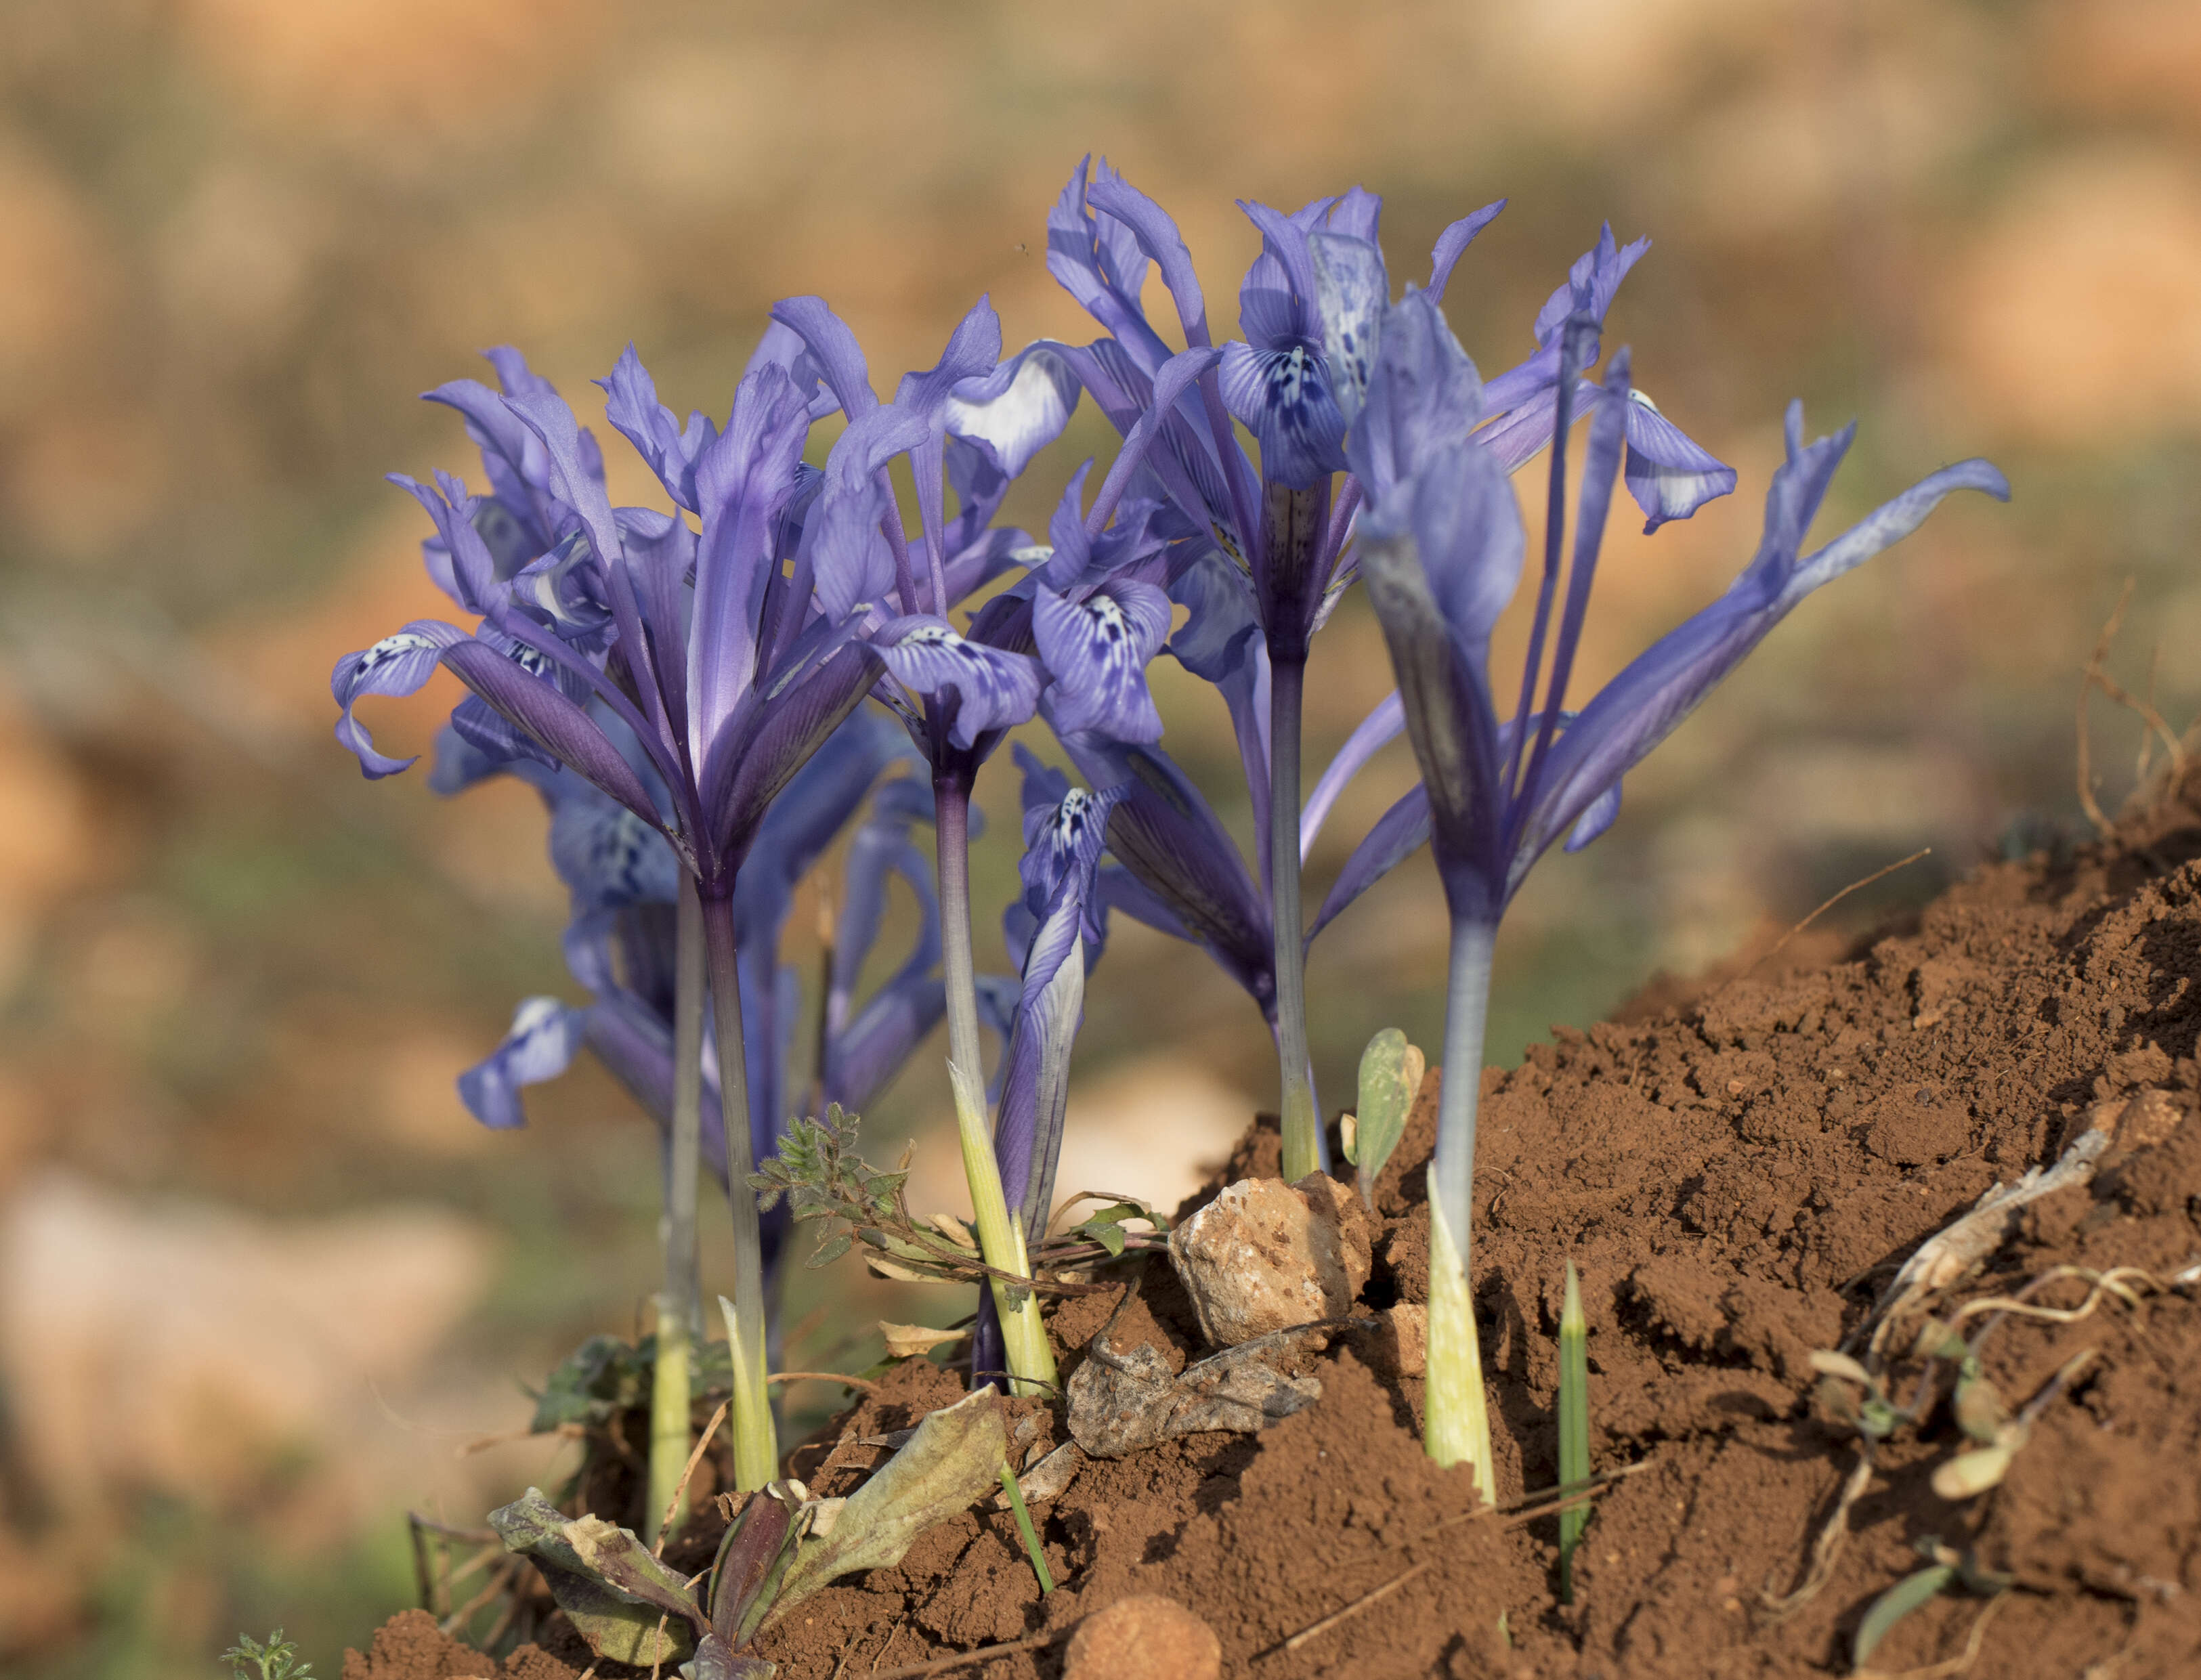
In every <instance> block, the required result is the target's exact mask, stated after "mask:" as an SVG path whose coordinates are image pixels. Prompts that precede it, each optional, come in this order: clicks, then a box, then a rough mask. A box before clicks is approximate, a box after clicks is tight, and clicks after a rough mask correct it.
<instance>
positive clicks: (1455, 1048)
mask: <svg viewBox="0 0 2201 1680" xmlns="http://www.w3.org/2000/svg"><path fill="white" fill-rule="evenodd" d="M1496 932H1497V930H1496V929H1495V928H1494V927H1492V926H1489V925H1485V924H1483V923H1482V922H1478V921H1476V920H1474V919H1471V918H1462V919H1460V920H1459V921H1458V922H1456V923H1455V924H1454V925H1453V948H1452V981H1451V987H1450V990H1449V991H1448V993H1447V997H1446V1000H1445V1058H1444V1084H1443V1086H1442V1088H1441V1092H1440V1095H1439V1097H1438V1106H1439V1113H1438V1117H1437V1148H1436V1154H1435V1158H1434V1159H1432V1160H1431V1161H1430V1162H1429V1398H1428V1424H1427V1428H1426V1430H1425V1432H1424V1440H1423V1445H1424V1447H1425V1448H1426V1449H1427V1450H1428V1453H1429V1456H1430V1457H1431V1458H1432V1459H1434V1460H1436V1462H1437V1463H1439V1464H1441V1465H1447V1466H1449V1465H1455V1464H1465V1465H1468V1466H1471V1467H1472V1469H1473V1471H1474V1474H1475V1481H1476V1487H1477V1489H1479V1490H1480V1491H1481V1493H1482V1497H1483V1498H1484V1499H1486V1500H1488V1501H1492V1502H1493V1503H1495V1502H1496V1498H1497V1485H1496V1483H1494V1481H1493V1480H1492V1475H1491V1465H1490V1410H1489V1401H1488V1398H1487V1397H1486V1395H1484V1392H1483V1385H1482V1343H1481V1342H1480V1340H1479V1339H1478V1337H1477V1336H1476V1328H1475V1299H1474V1295H1473V1293H1472V1292H1471V1291H1470V1289H1469V1287H1468V1272H1467V1260H1468V1248H1467V1239H1468V1237H1469V1219H1470V1211H1471V1209H1472V1208H1473V1206H1474V1197H1473V1190H1474V1175H1475V1111H1476V1102H1477V1101H1478V1099H1479V1098H1480V1096H1481V1094H1482V1039H1483V1031H1484V1029H1485V1027H1486V1025H1487V1024H1488V1019H1489V1014H1490V958H1491V949H1492V946H1493V944H1494V938H1495V935H1496Z"/></svg>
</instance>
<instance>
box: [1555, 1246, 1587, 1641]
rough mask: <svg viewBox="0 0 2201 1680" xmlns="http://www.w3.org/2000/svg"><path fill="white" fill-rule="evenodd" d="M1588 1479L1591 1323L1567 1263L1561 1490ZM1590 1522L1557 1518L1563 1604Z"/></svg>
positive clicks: (1571, 1592) (1580, 1516)
mask: <svg viewBox="0 0 2201 1680" xmlns="http://www.w3.org/2000/svg"><path fill="white" fill-rule="evenodd" d="M1588 1478H1589V1320H1588V1318H1587V1317H1586V1316H1585V1315H1584V1314H1583V1312H1582V1280H1581V1279H1580V1278H1577V1277H1576V1275H1575V1263H1574V1262H1573V1261H1572V1260H1569V1261H1568V1262H1567V1295H1566V1304H1565V1306H1564V1307H1562V1308H1561V1310H1560V1313H1559V1487H1560V1489H1561V1490H1562V1491H1563V1492H1564V1491H1565V1490H1568V1489H1579V1488H1580V1487H1582V1485H1583V1484H1584V1483H1586V1482H1587V1481H1588ZM1588 1522H1589V1507H1588V1506H1583V1505H1577V1506H1575V1507H1573V1508H1571V1509H1570V1510H1566V1511H1562V1512H1560V1513H1559V1602H1560V1603H1562V1604H1572V1603H1573V1602H1574V1598H1575V1584H1574V1561H1575V1548H1576V1546H1578V1545H1579V1544H1581V1542H1582V1530H1583V1528H1584V1527H1585V1526H1586V1525H1587V1524H1588Z"/></svg>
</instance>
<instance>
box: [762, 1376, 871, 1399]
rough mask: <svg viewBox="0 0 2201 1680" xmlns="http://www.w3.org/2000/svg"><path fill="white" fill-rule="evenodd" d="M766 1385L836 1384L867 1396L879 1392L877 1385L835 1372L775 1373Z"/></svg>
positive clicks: (768, 1378)
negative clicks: (856, 1390) (858, 1390)
mask: <svg viewBox="0 0 2201 1680" xmlns="http://www.w3.org/2000/svg"><path fill="white" fill-rule="evenodd" d="M764 1380H765V1381H766V1382H767V1383H839V1384H840V1385H841V1386H842V1388H844V1389H860V1390H861V1391H862V1392H863V1393H865V1394H867V1395H875V1394H877V1392H878V1391H879V1385H878V1384H877V1383H872V1382H868V1381H866V1379H865V1378H863V1377H844V1376H842V1374H841V1373H840V1372H837V1371H775V1372H772V1375H770V1376H769V1377H766V1378H765V1379H764Z"/></svg>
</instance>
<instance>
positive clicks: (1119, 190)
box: [1086, 160, 1212, 350]
mask: <svg viewBox="0 0 2201 1680" xmlns="http://www.w3.org/2000/svg"><path fill="white" fill-rule="evenodd" d="M1086 199H1087V201H1088V202H1089V203H1090V204H1091V205H1092V206H1093V208H1094V209H1096V210H1100V211H1101V212H1103V213H1104V214H1107V215H1111V216H1113V217H1114V218H1115V219H1116V220H1118V221H1119V222H1121V223H1122V224H1123V225H1124V226H1125V227H1127V228H1129V229H1130V231H1131V236H1132V238H1135V239H1136V240H1137V241H1138V244H1139V249H1140V250H1142V251H1143V252H1144V253H1145V254H1146V256H1147V258H1148V259H1149V260H1150V261H1152V262H1153V264H1154V266H1155V267H1158V268H1159V269H1160V270H1161V271H1162V284H1163V285H1165V286H1167V287H1168V288H1169V292H1170V297H1171V301H1172V302H1174V303H1176V305H1177V321H1178V324H1179V325H1180V326H1183V329H1184V341H1185V344H1187V346H1189V348H1192V349H1194V350H1200V349H1204V348H1206V346H1207V345H1208V344H1210V343H1211V342H1212V340H1211V339H1210V338H1209V336H1208V331H1207V301H1206V298H1205V297H1203V296H1202V295H1201V293H1200V277H1199V275H1197V274H1196V273H1194V272H1193V267H1192V252H1191V251H1190V250H1189V249H1188V248H1187V247H1186V245H1185V243H1184V235H1183V234H1182V233H1180V232H1177V223H1176V222H1175V221H1174V220H1171V217H1170V214H1169V212H1168V211H1166V210H1165V209H1162V207H1161V206H1160V205H1159V204H1157V203H1154V201H1153V199H1151V198H1149V197H1147V195H1146V194H1145V193H1143V192H1142V191H1139V190H1138V188H1136V187H1135V186H1133V185H1131V184H1130V182H1129V181H1127V180H1125V179H1124V178H1123V177H1122V176H1121V175H1118V174H1117V173H1115V171H1113V170H1112V169H1111V168H1109V167H1108V165H1107V163H1106V161H1105V160H1104V161H1103V162H1102V163H1101V165H1100V171H1099V173H1098V174H1097V175H1096V177H1095V180H1094V182H1093V185H1092V186H1091V187H1090V188H1089V189H1088V191H1087V192H1086Z"/></svg>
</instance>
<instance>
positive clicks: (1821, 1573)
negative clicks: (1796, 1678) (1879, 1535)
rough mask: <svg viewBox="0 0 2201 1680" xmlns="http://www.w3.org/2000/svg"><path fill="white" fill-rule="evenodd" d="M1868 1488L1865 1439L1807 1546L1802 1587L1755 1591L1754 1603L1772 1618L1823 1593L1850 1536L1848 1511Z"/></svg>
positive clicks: (1868, 1444)
mask: <svg viewBox="0 0 2201 1680" xmlns="http://www.w3.org/2000/svg"><path fill="white" fill-rule="evenodd" d="M1871 1485H1872V1442H1871V1440H1870V1438H1869V1437H1868V1436H1859V1437H1858V1461H1857V1467H1856V1468H1855V1469H1854V1470H1852V1471H1850V1475H1849V1480H1848V1481H1846V1482H1845V1483H1842V1491H1841V1494H1840V1497H1838V1498H1837V1499H1836V1500H1835V1501H1834V1510H1833V1511H1832V1512H1831V1513H1829V1514H1828V1518H1827V1522H1826V1526H1825V1527H1824V1528H1822V1529H1821V1530H1819V1537H1818V1538H1817V1540H1816V1541H1814V1542H1812V1543H1811V1568H1810V1569H1808V1570H1806V1571H1805V1573H1804V1579H1803V1582H1802V1584H1800V1585H1799V1586H1798V1587H1797V1589H1796V1590H1795V1591H1793V1593H1789V1594H1787V1595H1784V1596H1782V1597H1780V1598H1775V1596H1774V1595H1773V1593H1772V1591H1771V1589H1770V1577H1768V1585H1767V1586H1765V1587H1761V1588H1760V1589H1758V1604H1759V1606H1760V1607H1762V1608H1763V1609H1764V1610H1765V1612H1767V1613H1768V1614H1769V1615H1771V1616H1773V1617H1775V1618H1776V1619H1777V1618H1780V1617H1782V1616H1787V1615H1791V1614H1793V1613H1794V1612H1796V1611H1799V1610H1801V1609H1802V1608H1803V1607H1805V1605H1807V1604H1809V1603H1810V1602H1811V1601H1812V1600H1813V1599H1815V1598H1817V1597H1818V1595H1820V1594H1821V1593H1822V1592H1824V1591H1825V1590H1826V1587H1827V1583H1828V1582H1829V1581H1831V1580H1833V1579H1834V1565H1836V1564H1837V1563H1839V1562H1840V1560H1841V1555H1842V1544H1843V1542H1845V1541H1846V1540H1847V1539H1848V1538H1849V1535H1850V1509H1851V1507H1853V1506H1854V1505H1856V1503H1857V1502H1858V1501H1859V1500H1860V1499H1863V1498H1864V1490H1865V1489H1867V1488H1869V1487H1870V1486H1871Z"/></svg>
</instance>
